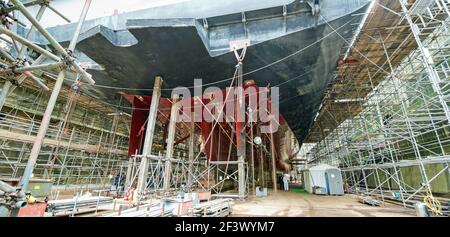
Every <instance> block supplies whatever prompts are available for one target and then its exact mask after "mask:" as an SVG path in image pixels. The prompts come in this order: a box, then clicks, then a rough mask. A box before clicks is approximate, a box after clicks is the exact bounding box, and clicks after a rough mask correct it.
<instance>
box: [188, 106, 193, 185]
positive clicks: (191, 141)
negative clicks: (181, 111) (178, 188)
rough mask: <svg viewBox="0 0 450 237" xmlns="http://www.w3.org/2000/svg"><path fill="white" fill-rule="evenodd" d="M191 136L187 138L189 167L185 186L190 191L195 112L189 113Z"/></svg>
mask: <svg viewBox="0 0 450 237" xmlns="http://www.w3.org/2000/svg"><path fill="white" fill-rule="evenodd" d="M190 130H191V135H190V137H189V167H188V181H187V186H188V188H189V189H190V188H191V187H192V178H193V170H192V166H193V163H194V159H195V154H194V146H195V112H191V127H190Z"/></svg>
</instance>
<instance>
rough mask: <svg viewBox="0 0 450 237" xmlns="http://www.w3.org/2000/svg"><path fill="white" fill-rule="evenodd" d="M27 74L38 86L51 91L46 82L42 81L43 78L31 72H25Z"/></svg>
mask: <svg viewBox="0 0 450 237" xmlns="http://www.w3.org/2000/svg"><path fill="white" fill-rule="evenodd" d="M24 74H25V75H27V76H28V78H30V79H31V80H33V81H34V82H36V84H38V86H40V87H41V88H42V89H43V90H45V91H49V90H50V89H49V88H48V87H47V85H45V84H44V82H42V81H41V79H39V78H37V77H36V76H35V75H33V74H32V73H31V72H24Z"/></svg>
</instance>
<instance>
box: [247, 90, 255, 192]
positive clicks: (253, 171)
mask: <svg viewBox="0 0 450 237" xmlns="http://www.w3.org/2000/svg"><path fill="white" fill-rule="evenodd" d="M248 101H249V102H248V103H249V105H248V107H249V118H250V121H249V123H250V137H251V141H250V145H251V162H250V165H251V169H252V173H251V179H252V189H251V192H250V193H251V194H252V195H255V192H256V191H255V154H254V149H255V146H254V141H253V122H254V121H253V114H252V102H251V101H252V99H251V96H249V99H248Z"/></svg>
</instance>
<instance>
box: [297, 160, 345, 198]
mask: <svg viewBox="0 0 450 237" xmlns="http://www.w3.org/2000/svg"><path fill="white" fill-rule="evenodd" d="M304 176H305V190H306V191H308V192H310V193H315V194H322V195H344V187H343V181H342V174H341V170H340V169H339V168H337V167H334V166H330V165H326V164H322V165H317V166H314V167H311V168H309V169H308V170H307V172H306V173H305V174H304Z"/></svg>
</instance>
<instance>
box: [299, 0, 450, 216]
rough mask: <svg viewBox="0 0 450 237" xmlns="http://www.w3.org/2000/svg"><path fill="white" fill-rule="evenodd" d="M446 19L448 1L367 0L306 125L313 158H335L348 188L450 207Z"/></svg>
mask: <svg viewBox="0 0 450 237" xmlns="http://www.w3.org/2000/svg"><path fill="white" fill-rule="evenodd" d="M387 16H389V18H391V19H392V21H390V24H391V25H378V26H377V25H376V24H377V23H375V22H374V19H375V20H376V19H378V18H379V17H387ZM449 20H450V12H449V3H448V1H434V0H433V1H421V0H417V1H409V2H407V1H404V0H399V1H374V3H373V7H372V8H371V12H370V13H369V14H368V19H367V21H366V23H365V25H364V27H363V28H362V29H361V33H360V35H359V38H358V39H357V41H356V42H355V44H353V45H350V46H349V47H350V49H349V52H350V54H349V55H345V56H346V57H347V58H346V61H345V62H343V63H342V64H341V65H340V66H339V67H338V70H337V73H336V79H335V80H334V81H333V82H332V83H331V84H330V86H329V88H328V91H327V94H326V96H325V99H324V101H323V103H322V107H321V109H320V111H319V113H318V115H317V117H316V120H315V124H314V126H313V127H312V128H311V130H310V134H309V137H308V138H307V141H306V142H307V143H311V144H312V145H313V148H312V149H311V150H310V151H309V152H308V153H307V154H306V157H307V158H308V160H309V164H310V165H314V164H320V163H327V164H331V165H334V166H338V167H340V168H341V169H342V171H343V175H344V178H345V182H347V183H348V184H349V185H350V191H351V192H352V193H356V194H358V195H361V196H367V195H369V196H372V197H375V198H377V199H379V200H381V201H383V202H386V203H387V202H391V203H398V204H400V205H403V206H404V207H413V205H414V204H415V203H416V202H417V201H424V202H426V203H427V205H428V207H429V208H430V209H431V211H432V212H433V213H434V214H436V215H443V214H445V215H448V213H449V209H448V208H449V205H448V203H449V202H448V201H449V199H448V198H449V196H448V193H449V192H450V170H449V162H450V128H449V122H450V110H449V107H448V105H449V102H450V77H449V76H450V65H449V60H450V58H449V57H450V55H449V52H450V51H449V49H450V47H449V46H450V37H449V36H450V35H449V29H448V23H449ZM344 87H345V89H343V88H344ZM311 144H310V145H311Z"/></svg>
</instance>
